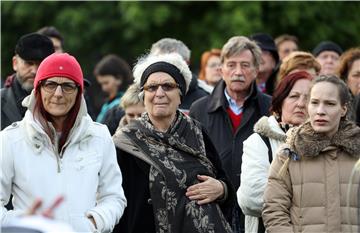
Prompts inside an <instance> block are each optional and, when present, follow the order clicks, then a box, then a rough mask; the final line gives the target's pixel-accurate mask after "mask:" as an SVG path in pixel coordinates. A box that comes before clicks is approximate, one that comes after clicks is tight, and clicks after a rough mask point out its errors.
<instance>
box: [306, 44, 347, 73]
mask: <svg viewBox="0 0 360 233" xmlns="http://www.w3.org/2000/svg"><path fill="white" fill-rule="evenodd" d="M342 53H343V50H342V48H341V47H340V46H339V45H338V44H336V43H335V42H332V41H322V42H320V43H319V44H318V45H316V47H315V48H314V49H313V51H312V54H313V55H314V56H315V58H316V60H317V61H318V62H319V63H320V65H321V70H320V75H323V74H324V75H328V74H332V75H334V74H336V70H337V69H338V65H339V58H340V56H341V54H342Z"/></svg>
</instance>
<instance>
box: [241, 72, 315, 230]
mask: <svg viewBox="0 0 360 233" xmlns="http://www.w3.org/2000/svg"><path fill="white" fill-rule="evenodd" d="M312 79H313V77H312V75H311V74H309V73H307V72H306V71H297V72H295V73H292V74H289V75H288V76H286V77H285V78H284V79H283V80H281V82H280V83H279V85H278V86H277V88H276V90H275V92H274V94H273V96H272V104H271V108H270V111H271V112H272V115H271V116H270V117H267V116H263V117H262V118H260V120H259V121H258V122H257V123H256V124H255V126H254V133H253V134H252V135H251V136H250V137H249V138H247V139H246V140H245V141H244V149H243V155H242V165H241V179H240V180H241V184H240V187H239V189H238V190H237V201H238V203H239V206H240V208H241V209H242V211H243V213H244V214H245V232H249V233H251V232H259V233H260V232H262V233H263V232H265V228H264V224H263V221H262V218H261V211H262V207H263V204H264V201H263V195H264V191H265V186H266V183H267V179H268V173H269V168H270V164H271V162H272V160H273V155H274V156H275V155H276V152H277V149H278V148H279V146H280V145H281V144H282V143H284V142H285V139H286V135H285V133H286V132H287V131H288V129H289V128H291V127H293V126H298V125H300V124H302V123H304V122H305V120H306V119H307V117H308V114H307V109H306V104H307V99H308V94H309V89H310V83H311V80H312Z"/></svg>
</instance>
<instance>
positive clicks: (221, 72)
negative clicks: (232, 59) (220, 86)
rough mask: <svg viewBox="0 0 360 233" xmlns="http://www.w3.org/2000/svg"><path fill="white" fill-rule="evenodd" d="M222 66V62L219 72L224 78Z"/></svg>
mask: <svg viewBox="0 0 360 233" xmlns="http://www.w3.org/2000/svg"><path fill="white" fill-rule="evenodd" d="M223 66H224V64H221V66H220V74H221V77H222V78H223V79H224V71H223V69H224V68H223Z"/></svg>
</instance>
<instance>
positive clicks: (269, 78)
mask: <svg viewBox="0 0 360 233" xmlns="http://www.w3.org/2000/svg"><path fill="white" fill-rule="evenodd" d="M249 39H251V40H253V41H255V42H256V43H257V44H258V46H259V47H260V48H261V63H260V67H259V73H258V76H257V77H256V84H257V86H258V88H259V89H260V90H261V91H262V92H263V93H266V94H269V95H272V93H273V92H274V89H275V83H276V76H277V73H278V69H279V54H278V52H277V48H276V46H275V42H274V40H273V38H272V37H271V36H270V35H269V34H266V33H256V34H253V35H251V36H250V37H249Z"/></svg>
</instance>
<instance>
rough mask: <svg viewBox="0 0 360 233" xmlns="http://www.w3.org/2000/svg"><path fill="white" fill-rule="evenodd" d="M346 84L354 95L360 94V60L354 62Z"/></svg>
mask: <svg viewBox="0 0 360 233" xmlns="http://www.w3.org/2000/svg"><path fill="white" fill-rule="evenodd" d="M346 84H347V85H348V87H349V88H350V90H351V93H352V94H353V95H359V94H360V59H358V60H356V61H354V62H353V64H352V66H351V68H350V70H349V74H348V77H347V81H346Z"/></svg>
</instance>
